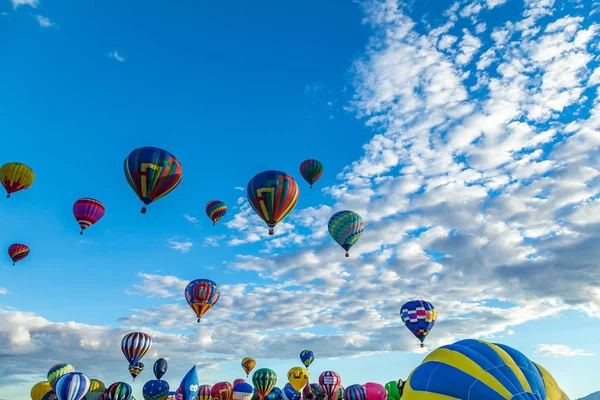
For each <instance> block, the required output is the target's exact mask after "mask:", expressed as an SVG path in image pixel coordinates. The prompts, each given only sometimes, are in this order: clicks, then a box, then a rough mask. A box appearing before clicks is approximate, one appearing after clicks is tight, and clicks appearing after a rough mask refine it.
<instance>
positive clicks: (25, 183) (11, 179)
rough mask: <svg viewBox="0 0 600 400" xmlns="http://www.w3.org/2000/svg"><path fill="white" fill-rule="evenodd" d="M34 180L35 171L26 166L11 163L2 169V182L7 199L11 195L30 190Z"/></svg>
mask: <svg viewBox="0 0 600 400" xmlns="http://www.w3.org/2000/svg"><path fill="white" fill-rule="evenodd" d="M34 179H35V174H34V173H33V170H32V169H31V168H29V167H28V166H27V165H25V164H22V163H18V162H9V163H6V164H4V165H3V166H2V167H0V182H2V186H4V189H6V193H7V195H6V198H7V199H8V198H9V197H10V195H11V193H15V192H18V191H20V190H23V189H29V188H30V187H31V185H32V184H33V180H34Z"/></svg>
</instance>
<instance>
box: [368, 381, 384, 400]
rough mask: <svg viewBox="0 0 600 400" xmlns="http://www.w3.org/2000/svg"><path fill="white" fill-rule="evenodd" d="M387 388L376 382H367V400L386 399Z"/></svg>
mask: <svg viewBox="0 0 600 400" xmlns="http://www.w3.org/2000/svg"><path fill="white" fill-rule="evenodd" d="M386 399H387V390H385V388H384V387H383V386H382V385H380V384H379V383H375V382H367V383H365V400H386Z"/></svg>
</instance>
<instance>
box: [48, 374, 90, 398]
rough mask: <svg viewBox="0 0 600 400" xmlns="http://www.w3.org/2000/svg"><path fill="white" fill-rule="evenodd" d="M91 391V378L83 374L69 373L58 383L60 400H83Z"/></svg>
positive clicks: (56, 390) (57, 392) (56, 391)
mask: <svg viewBox="0 0 600 400" xmlns="http://www.w3.org/2000/svg"><path fill="white" fill-rule="evenodd" d="M88 390H90V378H88V377H87V376H85V375H84V374H82V373H81V372H69V373H68V374H65V375H63V376H61V377H60V378H59V379H58V381H56V389H54V392H55V393H56V397H57V398H58V400H81V399H83V397H84V396H85V395H86V394H87V392H88Z"/></svg>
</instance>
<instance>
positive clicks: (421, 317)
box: [400, 300, 437, 347]
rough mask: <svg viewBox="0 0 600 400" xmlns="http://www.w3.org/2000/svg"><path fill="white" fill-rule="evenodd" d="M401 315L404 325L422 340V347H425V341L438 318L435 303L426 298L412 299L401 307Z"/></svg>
mask: <svg viewBox="0 0 600 400" xmlns="http://www.w3.org/2000/svg"><path fill="white" fill-rule="evenodd" d="M400 315H401V316H402V322H404V325H406V327H407V328H408V330H410V331H411V332H412V334H413V335H415V336H416V338H417V339H419V340H420V341H421V347H424V344H423V341H425V339H426V338H427V335H428V334H429V332H430V331H431V329H433V325H435V320H436V319H437V312H436V311H435V307H434V306H433V304H431V303H429V302H427V301H425V300H412V301H409V302H408V303H406V304H404V305H403V306H402V307H401V308H400Z"/></svg>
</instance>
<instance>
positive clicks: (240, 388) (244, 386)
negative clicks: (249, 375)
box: [233, 382, 254, 399]
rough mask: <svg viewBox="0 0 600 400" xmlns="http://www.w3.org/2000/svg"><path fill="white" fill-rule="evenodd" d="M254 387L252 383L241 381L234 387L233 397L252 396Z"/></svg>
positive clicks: (243, 397)
mask: <svg viewBox="0 0 600 400" xmlns="http://www.w3.org/2000/svg"><path fill="white" fill-rule="evenodd" d="M253 391H254V389H253V388H252V385H251V384H249V383H247V382H240V383H238V384H236V385H235V386H234V387H233V397H234V398H236V399H237V398H242V399H245V398H246V397H248V396H250V395H251V394H252V393H253Z"/></svg>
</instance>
